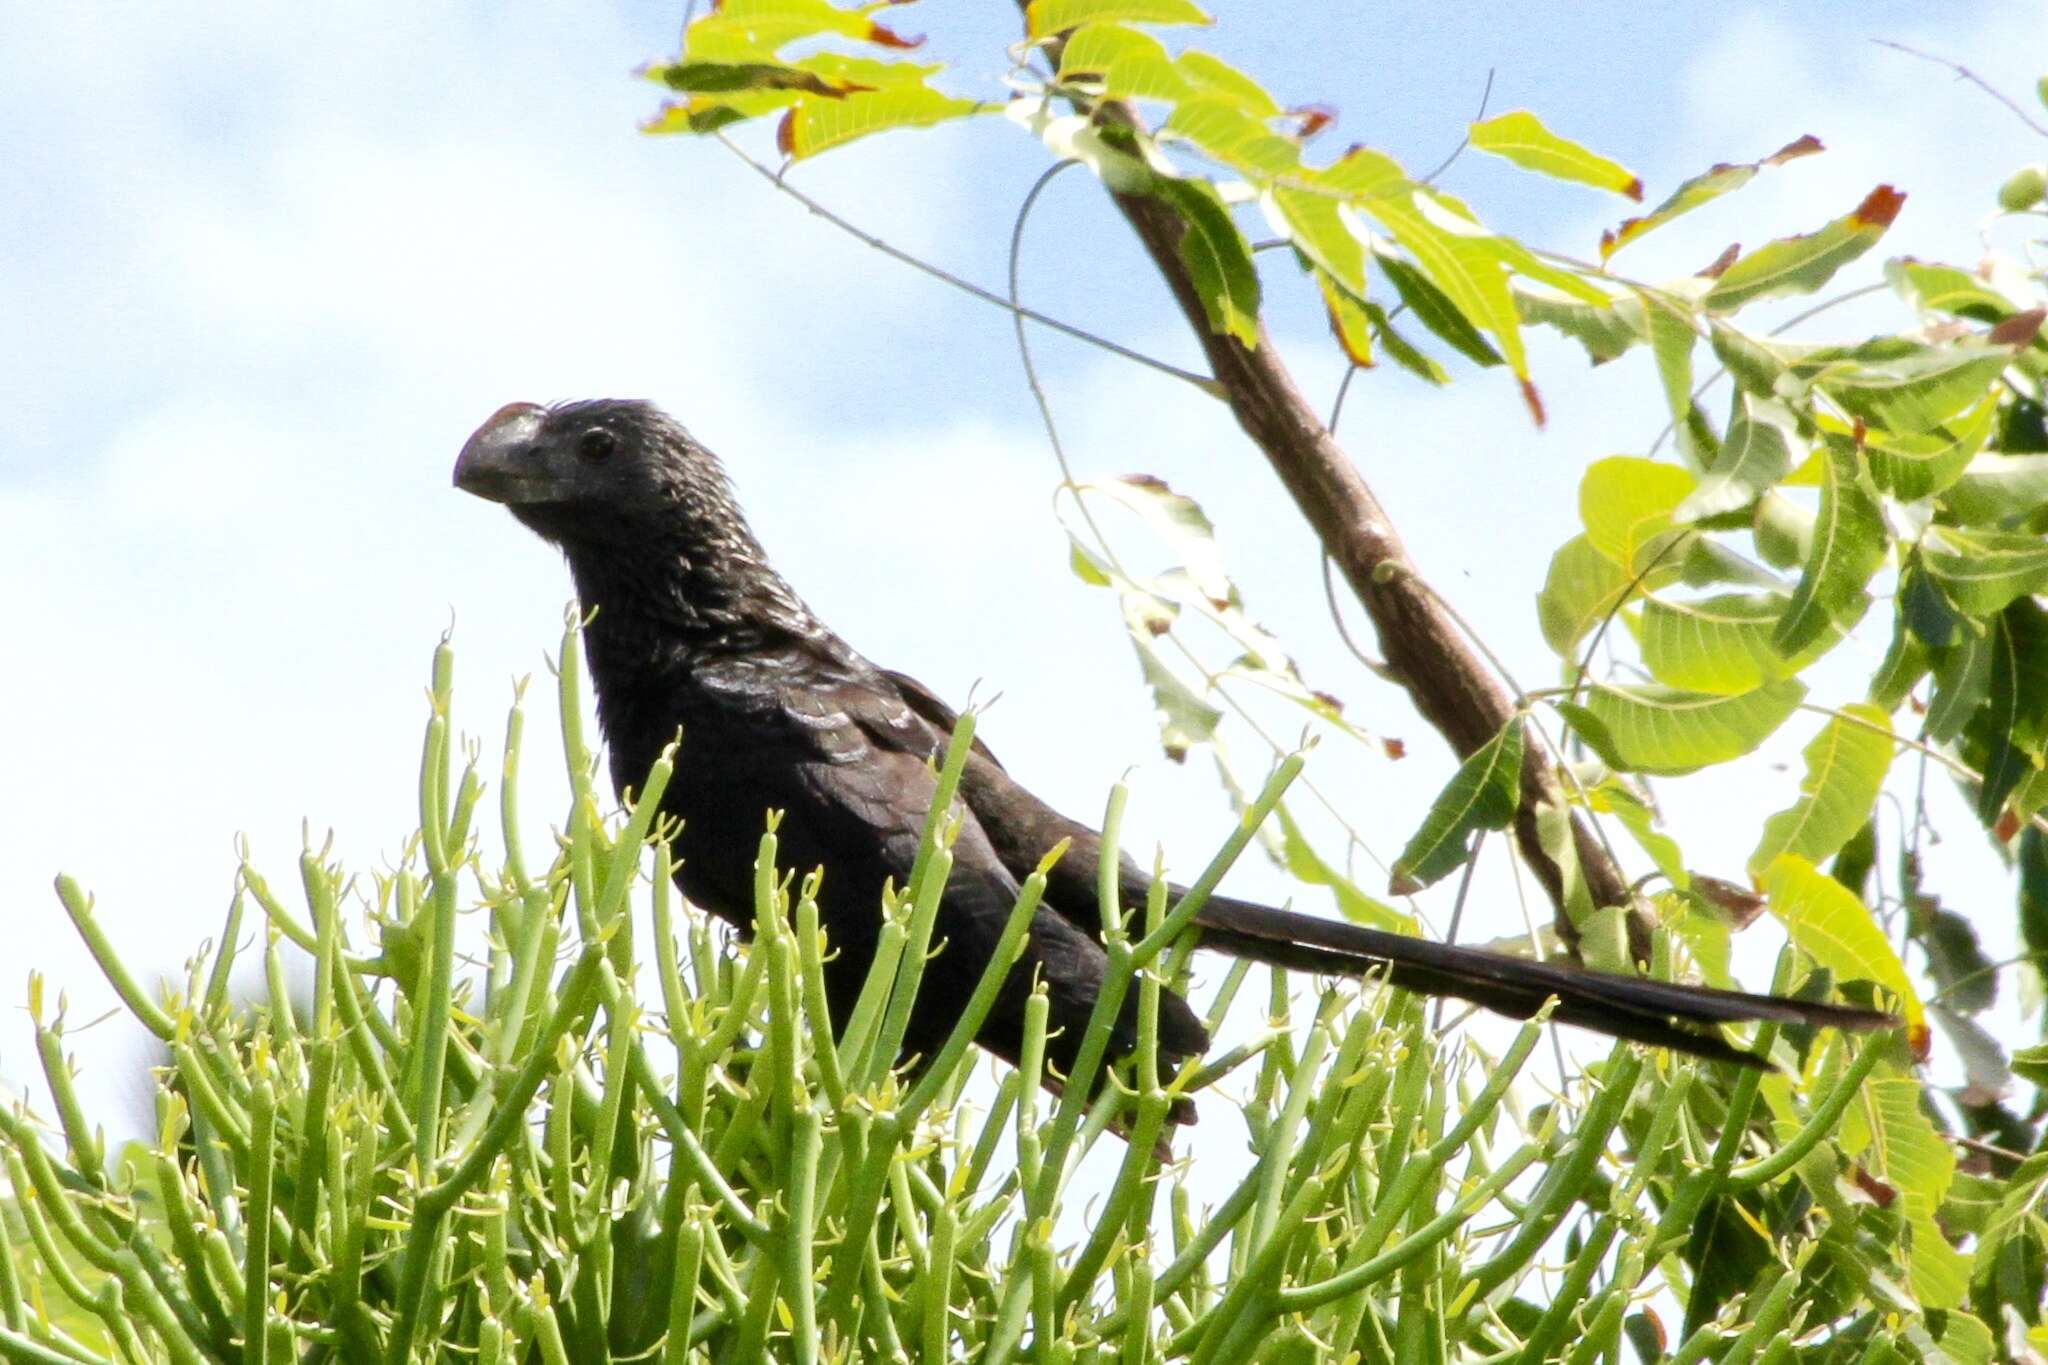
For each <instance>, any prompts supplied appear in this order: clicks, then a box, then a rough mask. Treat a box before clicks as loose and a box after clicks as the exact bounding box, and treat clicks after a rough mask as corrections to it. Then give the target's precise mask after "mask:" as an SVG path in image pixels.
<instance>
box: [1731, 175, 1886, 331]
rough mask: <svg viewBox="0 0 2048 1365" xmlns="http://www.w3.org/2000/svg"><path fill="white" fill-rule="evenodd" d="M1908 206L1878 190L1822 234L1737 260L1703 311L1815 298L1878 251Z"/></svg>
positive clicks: (1771, 246)
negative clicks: (1879, 242)
mask: <svg viewBox="0 0 2048 1365" xmlns="http://www.w3.org/2000/svg"><path fill="white" fill-rule="evenodd" d="M1905 202H1906V196H1905V195H1903V194H1901V193H1899V191H1897V190H1895V189H1893V188H1892V187H1891V186H1889V185H1879V186H1878V187H1877V188H1876V189H1874V190H1872V191H1871V192H1870V193H1869V194H1868V195H1866V196H1864V199H1863V202H1862V203H1860V204H1858V205H1857V206H1856V208H1855V209H1854V210H1852V211H1851V212H1849V213H1848V214H1845V215H1844V216H1842V217H1840V218H1837V219H1835V220H1834V221H1833V222H1831V223H1829V224H1828V225H1827V226H1825V227H1823V228H1821V229H1820V230H1819V231H1817V232H1809V233H1806V234H1804V235H1802V236H1798V237H1781V238H1779V239H1778V240H1777V241H1775V242H1770V243H1768V244H1766V245H1764V246H1761V247H1759V248H1757V249H1756V250H1755V251H1752V252H1751V253H1749V255H1747V256H1744V257H1742V258H1740V259H1739V260H1737V261H1736V262H1735V264H1733V265H1731V266H1729V267H1728V268H1727V269H1726V270H1724V271H1722V272H1721V277H1720V278H1719V279H1717V280H1716V281H1714V287H1713V288H1712V289H1710V290H1708V291H1707V296H1706V298H1704V299H1703V300H1701V304H1702V306H1703V307H1705V308H1706V309H1707V310H1708V311H1709V312H1714V313H1731V312H1733V311H1735V310H1736V309H1737V308H1740V307H1742V306H1743V305H1745V304H1748V303H1754V302H1755V301H1756V300H1758V299H1764V298H1771V297H1773V296H1775V295H1779V294H1811V293H1812V292H1813V291H1814V290H1816V289H1820V288H1822V287H1823V286H1825V285H1826V284H1827V282H1828V281H1829V280H1831V279H1833V278H1834V275H1835V272H1836V271H1837V270H1840V269H1841V268H1842V267H1843V266H1845V265H1847V264H1848V263H1849V262H1851V261H1853V260H1855V259H1856V258H1857V257H1858V256H1861V255H1862V254H1863V253H1864V252H1866V251H1868V250H1870V248H1871V247H1873V246H1875V245H1876V244H1877V239H1878V238H1880V237H1882V236H1883V235H1884V232H1885V229H1886V228H1888V227H1890V226H1891V225H1892V219H1894V218H1896V217H1898V216H1899V209H1900V207H1901V206H1902V205H1903V204H1904V203H1905Z"/></svg>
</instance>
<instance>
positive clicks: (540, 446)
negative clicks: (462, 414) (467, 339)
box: [455, 398, 737, 561]
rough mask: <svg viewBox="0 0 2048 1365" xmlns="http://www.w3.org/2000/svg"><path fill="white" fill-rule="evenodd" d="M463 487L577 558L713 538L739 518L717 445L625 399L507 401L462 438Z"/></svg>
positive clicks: (459, 479) (459, 483) (459, 473)
mask: <svg viewBox="0 0 2048 1365" xmlns="http://www.w3.org/2000/svg"><path fill="white" fill-rule="evenodd" d="M455 486H456V487H457V488H460V489H461V490H463V491H464V492H465V493H473V494H475V495H476V496H477V497H480V498H487V499H489V500H490V501H492V502H499V503H503V504H505V506H506V507H508V508H510V509H511V511H512V514H513V515H514V516H516V517H518V518H519V520H521V521H522V522H524V523H526V525H528V526H529V527H531V528H532V529H533V530H534V531H536V532H538V533H539V534H540V535H541V536H543V537H545V538H546V539H548V540H550V541H553V542H554V543H555V544H557V545H559V546H561V548H562V549H563V550H564V551H565V552H567V553H568V554H569V556H570V558H571V560H572V561H573V560H574V559H575V558H576V556H577V552H578V551H579V550H584V549H599V548H609V547H615V546H623V545H633V546H650V545H664V544H670V543H673V542H674V541H675V540H677V539H678V538H680V539H683V540H687V541H695V542H699V543H708V544H711V545H715V544H716V542H717V541H719V540H720V539H722V538H723V537H724V536H725V535H728V534H730V533H731V531H732V530H733V529H734V527H733V524H734V522H735V521H736V519H737V509H735V508H734V507H733V506H732V503H731V495H730V493H729V492H728V490H727V485H726V481H725V474H724V471H723V470H721V469H720V468H719V465H718V461H717V459H716V458H715V457H714V456H713V455H712V454H711V452H710V451H708V450H706V449H704V447H702V446H701V445H699V444H697V442H696V441H695V440H693V439H692V438H691V436H690V434H689V432H687V431H685V430H683V428H682V425H681V424H680V423H678V422H677V421H676V420H675V419H674V418H672V417H670V416H669V415H668V414H667V413H665V412H663V411H662V410H661V409H660V408H658V407H656V406H654V405H653V404H652V403H645V402H639V401H634V400H627V399H615V398H603V399H596V400H592V401H588V402H579V403H557V404H555V405H554V406H552V407H541V406H540V405H538V404H536V403H507V404H506V405H505V406H504V407H502V408H499V409H498V410H497V411H496V412H494V413H492V414H491V416H490V417H489V418H488V419H487V420H486V421H485V422H484V424H483V425H482V426H480V427H478V428H477V429H476V432H475V434H473V435H472V436H471V437H470V438H469V440H468V442H467V443H465V444H464V445H463V447H462V454H461V455H459V456H458V457H457V458H456V461H455Z"/></svg>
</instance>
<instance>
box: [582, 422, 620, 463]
mask: <svg viewBox="0 0 2048 1365" xmlns="http://www.w3.org/2000/svg"><path fill="white" fill-rule="evenodd" d="M618 448H619V438H618V437H616V436H614V435H612V433H611V432H609V431H606V430H605V429H604V428H603V427H592V428H591V429H590V430H588V431H586V432H584V433H583V435H582V436H580V437H578V438H577V440H576V454H577V455H578V456H579V457H580V458H582V459H585V460H588V461H589V462H590V463H591V464H601V463H602V462H603V461H605V460H607V459H609V458H610V457H611V453H612V452H613V451H614V450H617V449H618Z"/></svg>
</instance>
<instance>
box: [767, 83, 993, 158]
mask: <svg viewBox="0 0 2048 1365" xmlns="http://www.w3.org/2000/svg"><path fill="white" fill-rule="evenodd" d="M992 107H993V106H989V105H983V104H979V103H977V102H976V101H974V100H963V99H958V98H955V97H954V96H952V95H944V94H941V93H939V92H938V91H936V90H933V89H930V88H928V87H924V86H916V87H911V88H906V89H900V90H875V91H869V92H867V93H864V94H857V95H848V96H847V97H846V98H844V99H807V100H804V101H803V102H802V103H800V104H798V105H797V106H796V107H795V108H794V109H791V110H790V111H789V112H788V113H787V114H785V115H783V118H782V126H781V127H780V128H779V129H778V130H777V131H776V135H775V141H776V145H777V146H778V147H780V148H781V149H782V151H783V153H784V154H785V155H787V156H789V157H790V158H792V159H793V160H798V161H801V160H803V159H804V158H805V157H810V156H816V155H817V154H818V153H820V152H823V151H827V150H829V149H830V148H833V147H838V146H842V145H844V144H846V143H848V142H852V141H853V140H854V139H856V138H862V137H866V136H868V135H869V134H870V133H885V132H888V131H889V130H890V129H892V128H929V127H931V126H932V125H933V124H938V123H946V122H949V121H950V120H953V119H956V118H963V117H965V116H966V115H968V114H974V113H980V112H982V111H984V110H987V109H991V108H992Z"/></svg>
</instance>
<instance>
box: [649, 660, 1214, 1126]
mask: <svg viewBox="0 0 2048 1365" xmlns="http://www.w3.org/2000/svg"><path fill="white" fill-rule="evenodd" d="M774 709H775V711H776V712H777V713H778V715H779V725H778V728H780V729H781V730H782V731H783V733H785V734H786V735H789V736H791V737H793V738H796V737H800V739H801V745H800V747H801V750H802V752H792V750H791V749H790V748H783V749H782V751H781V752H778V753H773V754H766V755H763V754H760V753H758V752H757V753H756V754H755V755H753V756H751V757H750V758H748V759H741V760H740V761H741V763H742V764H743V765H744V766H745V768H746V769H748V770H754V771H759V772H763V773H766V772H771V771H779V772H781V773H785V774H789V775H791V777H792V778H793V782H792V783H791V786H790V789H789V791H788V792H787V793H786V794H779V795H780V799H783V800H786V801H787V802H788V806H787V808H786V810H785V814H784V818H783V825H782V831H783V836H784V846H785V848H786V849H787V850H788V854H787V856H785V858H784V862H785V864H786V865H790V866H796V867H806V868H807V867H809V866H811V865H813V864H814V863H815V864H818V865H822V866H823V867H824V868H825V869H826V873H825V883H824V888H823V889H822V890H821V895H820V908H821V910H822V911H823V912H824V913H825V918H826V923H827V929H828V933H829V932H831V931H832V930H833V929H834V928H835V927H837V928H839V930H840V932H841V933H842V934H844V933H849V932H850V933H854V934H858V933H860V932H861V929H860V927H859V926H860V923H861V920H860V917H862V916H865V917H867V919H868V920H869V921H870V922H871V921H872V919H873V917H875V916H877V915H878V913H879V910H878V906H879V900H878V899H877V893H878V890H879V885H880V882H881V881H882V879H884V878H888V879H893V880H894V882H895V884H896V885H897V887H898V888H903V887H905V886H906V885H907V883H908V881H909V873H910V869H911V865H912V863H913V862H914V860H915V858H916V855H917V848H918V843H919V839H920V837H921V834H922V830H923V827H924V822H925V816H926V812H927V811H928V810H929V809H930V806H931V802H932V799H933V796H934V795H935V793H936V791H937V782H936V777H935V775H934V772H933V769H932V766H931V760H932V759H933V758H934V757H935V756H937V755H939V754H940V753H941V752H942V751H943V748H944V745H945V742H946V734H945V732H943V731H941V730H939V729H937V728H935V727H934V726H932V725H931V724H930V723H929V722H928V721H927V720H926V719H925V718H924V717H923V716H922V715H920V714H919V713H918V711H917V710H916V709H914V708H913V707H911V706H910V705H908V704H907V703H906V701H905V699H904V698H903V697H902V696H901V694H900V693H899V691H898V690H897V689H896V688H895V687H894V686H892V685H891V684H890V683H889V682H888V681H887V680H886V679H885V678H884V677H883V676H882V675H881V674H880V673H879V672H875V671H874V670H872V669H869V668H867V667H864V666H861V665H858V664H856V665H855V666H853V667H851V668H849V669H847V670H846V671H844V672H843V673H842V674H841V676H839V677H838V678H836V679H833V680H829V681H827V680H821V679H819V678H818V677H817V676H815V675H814V676H813V677H812V678H810V679H809V680H807V681H806V682H805V684H804V685H803V686H801V687H790V688H785V689H781V690H779V691H778V693H777V695H776V698H775V706H774ZM721 747H722V748H725V749H726V750H727V751H728V753H729V752H730V751H731V746H729V745H727V746H721ZM975 762H976V763H977V764H986V765H987V766H990V767H993V766H994V765H993V760H992V759H983V758H980V757H978V756H977V758H976V760H975ZM732 776H733V775H732V773H731V771H730V769H728V771H727V773H726V782H725V784H724V785H725V790H726V794H727V799H729V798H730V794H731V792H732V790H733V786H734V784H733V781H732ZM738 785H739V786H740V787H741V788H742V789H749V788H752V787H753V786H754V784H753V783H752V782H750V781H748V780H747V779H746V778H745V776H744V775H743V776H742V780H741V781H740V783H739V784H738ZM765 795H766V796H767V798H768V802H769V803H772V801H773V800H774V799H777V798H778V794H777V793H766V794H765ZM961 814H962V820H961V826H960V831H959V834H958V837H957V838H956V839H955V840H954V843H953V845H952V855H953V869H952V873H951V875H950V877H949V878H948V880H947V883H946V891H945V895H944V896H943V897H942V899H941V901H940V904H939V911H938V920H937V923H936V924H935V926H934V931H933V942H934V946H935V948H936V950H937V956H936V957H935V958H934V960H933V961H932V962H931V963H929V964H928V965H927V966H926V968H925V972H924V978H923V983H922V985H921V986H920V988H919V993H918V1000H917V1006H916V1009H915V1011H914V1013H913V1017H912V1023H911V1030H910V1036H909V1038H908V1039H907V1040H906V1050H908V1051H912V1052H919V1053H922V1054H923V1055H925V1056H927V1057H929V1056H930V1055H931V1053H932V1051H933V1050H934V1049H936V1047H937V1046H938V1045H939V1043H941V1042H943V1040H944V1039H945V1037H946V1034H947V1033H948V1032H949V1031H950V1030H951V1028H952V1025H953V1021H954V1020H955V1019H957V1018H958V1017H959V1014H960V1012H961V1011H962V1010H963V1009H964V1008H965V1007H966V1004H967V1001H968V998H969V997H970V996H971V995H972V994H973V992H974V989H975V987H976V985H977V984H978V983H979V980H980V976H981V964H984V963H986V962H988V961H990V960H991V959H992V958H993V956H994V954H995V951H996V948H997V945H998V941H999V940H1000V938H1001V936H1002V931H1003V928H1004V925H1005V924H1006V923H1007V922H1008V920H1009V916H1010V912H1011V909H1012V907H1013V906H1014V905H1015V903H1016V899H1017V896H1018V894H1019V889H1020V888H1019V877H1020V874H1018V873H1017V872H1015V871H1013V869H1012V868H1011V867H1010V866H1009V865H1008V864H1007V863H1006V862H1005V861H1004V860H1003V859H1002V857H1001V856H1000V855H999V854H998V851H997V850H996V848H995V847H994V845H993V844H992V843H991V841H990V840H989V838H988V833H987V831H986V830H985V829H984V828H983V827H982V825H981V822H980V819H979V816H978V815H977V813H976V812H975V811H974V810H973V808H972V806H971V804H968V803H963V809H962V812H961ZM685 828H686V829H687V826H685ZM1035 862H1036V860H1035V859H1034V860H1033V863H1034V865H1035ZM1030 870H1031V868H1029V867H1027V868H1025V869H1024V872H1023V875H1028V873H1029V872H1030ZM871 957H872V948H871V947H870V948H868V950H867V951H865V952H856V953H854V954H851V955H850V957H849V960H850V961H853V962H858V963H859V964H861V965H862V966H863V967H864V966H865V964H866V962H867V961H868V960H869V959H870V958H871ZM1108 965H1109V964H1108V957H1107V954H1105V953H1104V951H1103V948H1102V944H1101V943H1100V941H1099V940H1098V939H1097V938H1096V936H1095V935H1094V934H1093V933H1092V932H1088V931H1087V930H1086V929H1084V928H1083V927H1080V926H1077V925H1076V924H1074V923H1072V922H1071V921H1069V920H1068V919H1067V918H1066V917H1065V916H1063V915H1060V914H1058V913H1056V912H1055V911H1054V910H1053V909H1052V908H1050V907H1049V906H1045V905H1041V906H1040V907H1039V909H1038V911H1037V913H1036V915H1035V916H1034V918H1033V920H1032V923H1031V929H1030V934H1029V939H1028V941H1027V943H1026V945H1025V950H1024V955H1023V957H1022V958H1021V959H1019V960H1018V962H1017V963H1016V964H1014V965H1013V966H1012V967H1011V969H1010V972H1009V976H1008V978H1007V980H1006V982H1005V984H1004V987H1003V989H1002V991H1001V993H1000V994H999V995H998V997H997V1000H996V1003H995V1007H994V1009H993V1010H992V1012H991V1013H990V1015H989V1018H988V1020H987V1022H986V1023H985V1024H984V1025H983V1027H982V1029H981V1031H980V1033H979V1035H978V1036H977V1038H976V1041H977V1042H979V1043H980V1044H981V1045H982V1046H983V1047H985V1048H987V1049H988V1050H989V1051H991V1052H994V1053H996V1054H997V1055H998V1056H1001V1057H1003V1058H1005V1059H1007V1060H1009V1061H1011V1062H1013V1063H1014V1062H1015V1061H1017V1059H1018V1057H1019V1055H1020V1053H1021V1048H1022V1041H1023V1023H1024V1005H1025V1000H1026V998H1027V997H1028V995H1029V993H1030V990H1031V987H1032V983H1033V981H1034V980H1040V981H1043V982H1044V983H1045V987H1046V991H1047V994H1048V1004H1049V1020H1050V1034H1049V1037H1048V1040H1047V1044H1046V1055H1047V1057H1048V1059H1049V1060H1050V1061H1051V1062H1052V1063H1053V1065H1054V1066H1055V1067H1056V1068H1058V1069H1059V1070H1060V1071H1061V1072H1062V1073H1065V1072H1067V1071H1069V1070H1071V1067H1072V1064H1073V1061H1074V1058H1075V1056H1076V1054H1077V1053H1078V1051H1079V1048H1080V1044H1081V1040H1082V1036H1083V1034H1084V1033H1085V1032H1086V1027H1087V1023H1088V1019H1089V1016H1090V1014H1091V1012H1092V1011H1093V1009H1094V1007H1095V1001H1096V999H1097V998H1098V997H1099V996H1100V994H1101V992H1102V986H1103V981H1104V977H1105V974H1106V972H1107V970H1108ZM840 990H841V992H842V993H845V992H850V993H851V994H857V992H858V983H857V982H848V983H845V984H844V985H842V986H841V988H840ZM846 1003H847V1004H850V1003H851V996H850V995H849V996H848V998H847V1000H846ZM1136 1009H1137V996H1136V992H1132V993H1131V994H1130V995H1129V996H1128V997H1127V998H1126V1001H1125V1005H1124V1008H1123V1010H1122V1012H1121V1014H1120V1015H1119V1018H1118V1020H1117V1025H1116V1031H1115V1033H1114V1034H1113V1035H1112V1037H1111V1045H1112V1048H1113V1049H1114V1050H1115V1051H1116V1053H1117V1054H1118V1055H1122V1054H1125V1053H1128V1052H1129V1051H1130V1050H1131V1049H1132V1047H1133V1046H1134V1045H1135V1043H1136V1022H1137V1016H1136ZM1159 1039H1160V1047H1161V1052H1162V1054H1163V1055H1162V1062H1163V1064H1164V1065H1166V1066H1167V1067H1168V1068H1169V1069H1170V1068H1171V1067H1172V1066H1173V1065H1174V1064H1175V1063H1177V1062H1178V1061H1179V1060H1181V1059H1183V1058H1185V1057H1189V1056H1196V1055H1199V1054H1200V1053H1202V1052H1203V1051H1205V1050H1206V1049H1207V1047H1208V1035H1207V1032H1206V1031H1205V1030H1204V1029H1203V1027H1202V1025H1201V1021H1200V1020H1199V1019H1197V1018H1196V1016H1195V1014H1194V1011H1193V1010H1192V1009H1190V1008H1189V1007H1188V1005H1187V1002H1186V1001H1184V1000H1182V999H1181V998H1180V997H1178V996H1174V995H1171V994H1170V993H1168V994H1166V995H1164V996H1162V1004H1161V1009H1160V1024H1159ZM1193 1116H1194V1115H1193V1110H1192V1108H1191V1107H1189V1106H1187V1105H1185V1103H1183V1104H1182V1105H1181V1106H1179V1107H1178V1108H1177V1109H1176V1112H1175V1117H1176V1118H1177V1119H1180V1120H1183V1121H1185V1120H1189V1119H1192V1118H1193Z"/></svg>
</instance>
